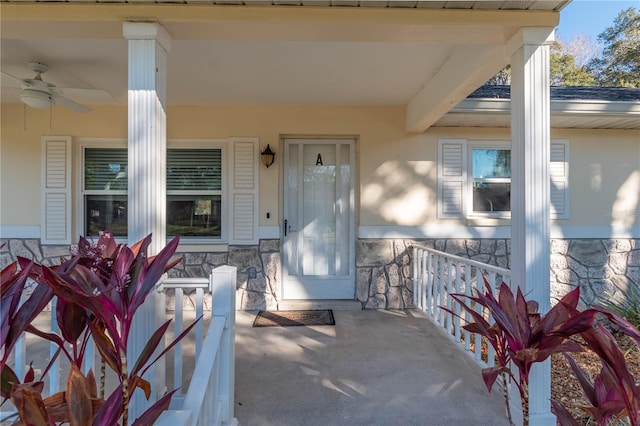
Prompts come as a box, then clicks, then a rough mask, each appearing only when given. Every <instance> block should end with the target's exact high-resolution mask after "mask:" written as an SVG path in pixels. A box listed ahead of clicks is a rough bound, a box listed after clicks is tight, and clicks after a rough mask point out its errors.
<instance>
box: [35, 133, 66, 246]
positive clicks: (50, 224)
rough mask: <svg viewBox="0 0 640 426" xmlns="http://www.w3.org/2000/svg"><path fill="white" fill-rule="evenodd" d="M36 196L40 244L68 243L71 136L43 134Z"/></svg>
mask: <svg viewBox="0 0 640 426" xmlns="http://www.w3.org/2000/svg"><path fill="white" fill-rule="evenodd" d="M41 157H42V166H41V169H42V171H41V191H42V192H41V200H40V206H41V207H40V241H41V243H42V244H71V137H70V136H43V137H42V152H41Z"/></svg>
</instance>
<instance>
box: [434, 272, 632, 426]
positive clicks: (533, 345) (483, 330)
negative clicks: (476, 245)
mask: <svg viewBox="0 0 640 426" xmlns="http://www.w3.org/2000/svg"><path fill="white" fill-rule="evenodd" d="M484 287H485V291H484V293H480V292H478V293H477V294H476V295H475V296H468V295H465V294H453V295H452V297H453V298H454V299H455V300H456V301H457V302H458V303H460V305H461V306H462V308H463V309H464V310H465V311H467V312H468V314H469V315H470V317H471V318H472V322H470V323H468V324H466V325H465V326H464V327H463V328H464V329H465V330H467V331H469V332H472V333H478V334H479V335H481V336H482V337H483V338H485V339H486V341H487V342H488V344H489V345H491V346H492V347H493V349H494V350H495V353H496V364H495V366H493V367H488V368H485V369H483V370H482V377H483V380H484V383H485V385H486V386H487V389H488V390H489V391H491V389H492V387H493V385H494V384H495V382H496V380H497V378H498V377H500V376H502V377H503V383H504V384H505V386H504V388H503V389H504V391H505V402H506V405H507V412H508V416H509V421H510V422H511V424H512V425H513V419H512V416H511V413H510V410H509V405H510V404H509V395H508V386H506V383H507V378H509V379H510V380H511V382H513V383H514V384H515V386H516V388H517V389H518V392H519V394H520V400H521V403H522V410H523V424H524V425H525V426H527V425H528V424H529V373H530V371H531V367H532V366H533V364H534V363H537V362H543V361H545V360H546V359H547V358H549V357H550V356H551V355H552V354H554V353H564V354H565V356H566V357H567V359H568V360H569V362H570V364H571V366H572V368H573V369H574V371H575V373H576V377H578V380H579V382H580V384H581V386H582V388H583V390H584V392H585V394H586V396H587V398H588V399H589V401H590V402H591V404H592V407H584V408H583V409H584V411H586V412H587V413H589V415H591V416H592V417H593V418H594V419H595V420H596V422H597V424H598V426H605V425H607V424H608V423H607V422H608V421H609V420H611V419H620V418H623V417H628V418H629V420H630V424H631V425H632V426H638V425H640V384H638V382H636V381H635V379H634V378H633V376H632V375H631V374H630V373H629V370H628V368H627V366H626V363H625V360H624V356H623V355H622V353H621V351H620V349H619V347H618V346H617V342H616V340H615V339H614V338H613V336H612V335H611V333H609V331H608V330H607V329H606V328H605V327H603V325H602V324H600V323H599V322H598V317H606V318H608V319H609V321H610V322H611V323H613V324H614V325H615V326H617V327H618V329H619V330H621V331H622V332H623V333H625V334H627V335H628V336H629V337H631V338H632V339H633V340H634V341H635V342H636V344H638V345H640V332H639V331H638V329H636V328H635V327H634V326H633V325H632V324H631V323H630V322H629V321H627V320H625V319H624V318H622V317H620V316H618V315H616V314H614V313H611V312H609V311H607V310H606V309H602V308H594V309H587V310H584V311H580V310H578V308H577V306H578V302H579V300H580V288H579V287H578V288H576V289H575V290H573V291H571V292H569V293H568V294H566V295H565V296H564V297H563V298H562V299H560V300H559V301H558V303H557V304H556V305H555V306H553V307H552V308H551V309H550V310H549V311H548V312H547V313H546V314H545V315H541V314H540V313H538V304H537V302H535V301H526V300H525V298H524V295H523V294H522V291H521V290H520V288H518V289H517V291H516V294H515V296H514V294H513V292H512V291H511V290H510V288H509V286H508V285H507V284H505V283H502V284H501V286H500V289H499V291H498V297H497V298H496V297H495V296H494V294H493V291H492V289H491V286H490V285H489V283H488V282H487V280H486V279H484ZM477 307H481V308H482V311H481V312H480V313H479V312H478V310H477V309H476V308H477ZM442 309H444V310H446V311H448V312H449V313H452V314H454V315H455V313H454V312H453V311H452V310H450V309H447V308H442ZM487 318H491V319H492V320H493V322H492V323H489V321H488V320H487ZM575 335H580V336H581V337H582V339H583V341H584V342H585V343H584V344H581V343H579V342H578V341H576V340H574V339H573V338H572V337H573V336H575ZM583 345H584V348H583ZM585 348H586V349H587V350H592V351H594V352H596V353H597V354H598V355H599V357H600V359H601V360H602V365H603V367H602V371H601V373H600V375H599V376H598V377H596V379H595V381H594V382H593V383H591V382H590V381H589V380H588V378H587V377H586V375H585V374H584V372H583V371H582V370H581V369H580V367H578V366H577V364H576V363H575V361H574V360H573V359H572V358H571V357H570V356H569V355H567V352H580V351H583V350H585ZM512 366H513V367H515V369H514V368H512ZM552 404H553V406H554V409H555V411H556V414H557V416H558V420H559V422H560V424H561V425H577V422H576V421H575V420H574V419H573V418H572V417H571V415H570V413H569V412H568V411H567V410H566V409H565V408H564V407H562V406H561V405H560V404H559V403H557V402H555V401H552Z"/></svg>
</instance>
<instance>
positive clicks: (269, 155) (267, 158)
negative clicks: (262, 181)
mask: <svg viewBox="0 0 640 426" xmlns="http://www.w3.org/2000/svg"><path fill="white" fill-rule="evenodd" d="M260 157H261V158H262V164H264V165H265V166H266V167H267V168H269V166H270V165H272V164H273V162H274V161H275V159H276V153H275V152H273V150H272V149H271V147H270V146H269V144H267V147H266V148H265V149H263V150H262V152H261V153H260Z"/></svg>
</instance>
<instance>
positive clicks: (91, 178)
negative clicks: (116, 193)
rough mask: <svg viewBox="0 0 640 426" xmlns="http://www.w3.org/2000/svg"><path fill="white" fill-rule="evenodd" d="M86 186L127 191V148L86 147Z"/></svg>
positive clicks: (91, 188) (93, 188)
mask: <svg viewBox="0 0 640 426" xmlns="http://www.w3.org/2000/svg"><path fill="white" fill-rule="evenodd" d="M84 188H85V189H87V190H105V191H108V190H111V191H113V190H124V191H126V190H127V150H126V148H122V149H111V148H86V149H85V150H84Z"/></svg>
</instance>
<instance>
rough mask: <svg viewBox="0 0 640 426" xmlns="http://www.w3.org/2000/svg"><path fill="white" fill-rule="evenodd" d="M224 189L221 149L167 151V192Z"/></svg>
mask: <svg viewBox="0 0 640 426" xmlns="http://www.w3.org/2000/svg"><path fill="white" fill-rule="evenodd" d="M221 189H222V152H221V150H220V149H169V150H167V191H184V190H191V191H219V190H221Z"/></svg>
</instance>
